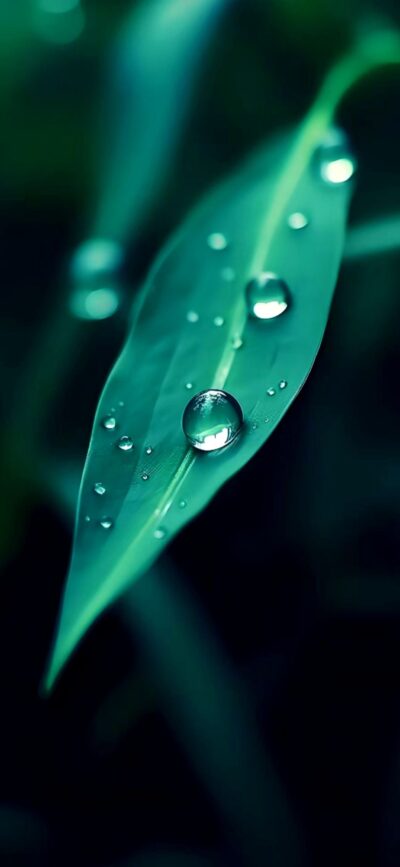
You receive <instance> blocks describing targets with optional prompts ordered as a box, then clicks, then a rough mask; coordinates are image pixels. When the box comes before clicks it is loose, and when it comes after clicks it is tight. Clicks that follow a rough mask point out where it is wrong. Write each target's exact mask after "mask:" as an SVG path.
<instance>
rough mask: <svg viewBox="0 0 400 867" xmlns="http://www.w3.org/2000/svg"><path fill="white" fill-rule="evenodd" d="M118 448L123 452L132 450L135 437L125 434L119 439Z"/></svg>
mask: <svg viewBox="0 0 400 867" xmlns="http://www.w3.org/2000/svg"><path fill="white" fill-rule="evenodd" d="M117 445H118V448H119V449H121V450H122V451H123V452H130V451H131V449H133V439H132V437H128V436H123V437H120V439H119V440H118V443H117Z"/></svg>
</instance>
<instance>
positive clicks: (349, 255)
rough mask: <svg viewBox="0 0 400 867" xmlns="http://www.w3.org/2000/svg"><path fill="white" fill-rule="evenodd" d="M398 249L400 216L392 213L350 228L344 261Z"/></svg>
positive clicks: (399, 248)
mask: <svg viewBox="0 0 400 867" xmlns="http://www.w3.org/2000/svg"><path fill="white" fill-rule="evenodd" d="M396 250H400V216H399V214H391V215H389V216H383V217H380V219H379V220H372V221H371V222H369V223H361V225H359V226H354V227H353V228H352V229H350V230H349V232H348V235H347V240H346V245H345V249H344V261H345V262H355V261H358V260H359V259H365V258H366V257H368V256H379V255H382V254H384V253H391V252H393V251H396Z"/></svg>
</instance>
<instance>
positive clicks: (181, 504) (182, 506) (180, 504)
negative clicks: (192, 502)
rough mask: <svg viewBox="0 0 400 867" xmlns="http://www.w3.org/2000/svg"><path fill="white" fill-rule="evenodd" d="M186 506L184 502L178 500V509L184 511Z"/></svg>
mask: <svg viewBox="0 0 400 867" xmlns="http://www.w3.org/2000/svg"><path fill="white" fill-rule="evenodd" d="M186 506H187V502H186V500H179V508H180V509H186Z"/></svg>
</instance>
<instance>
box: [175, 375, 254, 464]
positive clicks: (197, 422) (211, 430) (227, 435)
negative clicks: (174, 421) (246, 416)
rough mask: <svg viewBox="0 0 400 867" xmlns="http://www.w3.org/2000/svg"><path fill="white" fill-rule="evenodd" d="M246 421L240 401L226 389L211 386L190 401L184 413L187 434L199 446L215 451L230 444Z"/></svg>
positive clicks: (191, 441)
mask: <svg viewBox="0 0 400 867" xmlns="http://www.w3.org/2000/svg"><path fill="white" fill-rule="evenodd" d="M242 424H243V412H242V409H241V406H240V404H239V403H238V401H237V400H236V398H234V397H233V396H232V395H231V394H228V392H226V391H220V390H218V389H214V388H210V389H208V390H207V391H201V392H200V393H199V394H196V395H195V396H194V397H193V398H192V400H190V401H189V403H188V405H187V407H186V409H185V412H184V413H183V419H182V427H183V431H184V434H185V436H186V438H187V440H188V442H189V443H190V445H192V446H194V448H196V449H200V450H201V451H204V452H210V451H215V449H220V448H223V447H224V446H227V445H229V443H231V442H233V440H234V439H235V438H236V437H237V435H238V433H239V431H240V428H241V427H242Z"/></svg>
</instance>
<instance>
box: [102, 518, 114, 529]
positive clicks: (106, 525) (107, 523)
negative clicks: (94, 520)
mask: <svg viewBox="0 0 400 867" xmlns="http://www.w3.org/2000/svg"><path fill="white" fill-rule="evenodd" d="M113 523H114V522H113V520H112V518H107V517H104V518H102V519H101V521H100V527H103V529H104V530H110V529H111V527H112V526H113Z"/></svg>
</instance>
